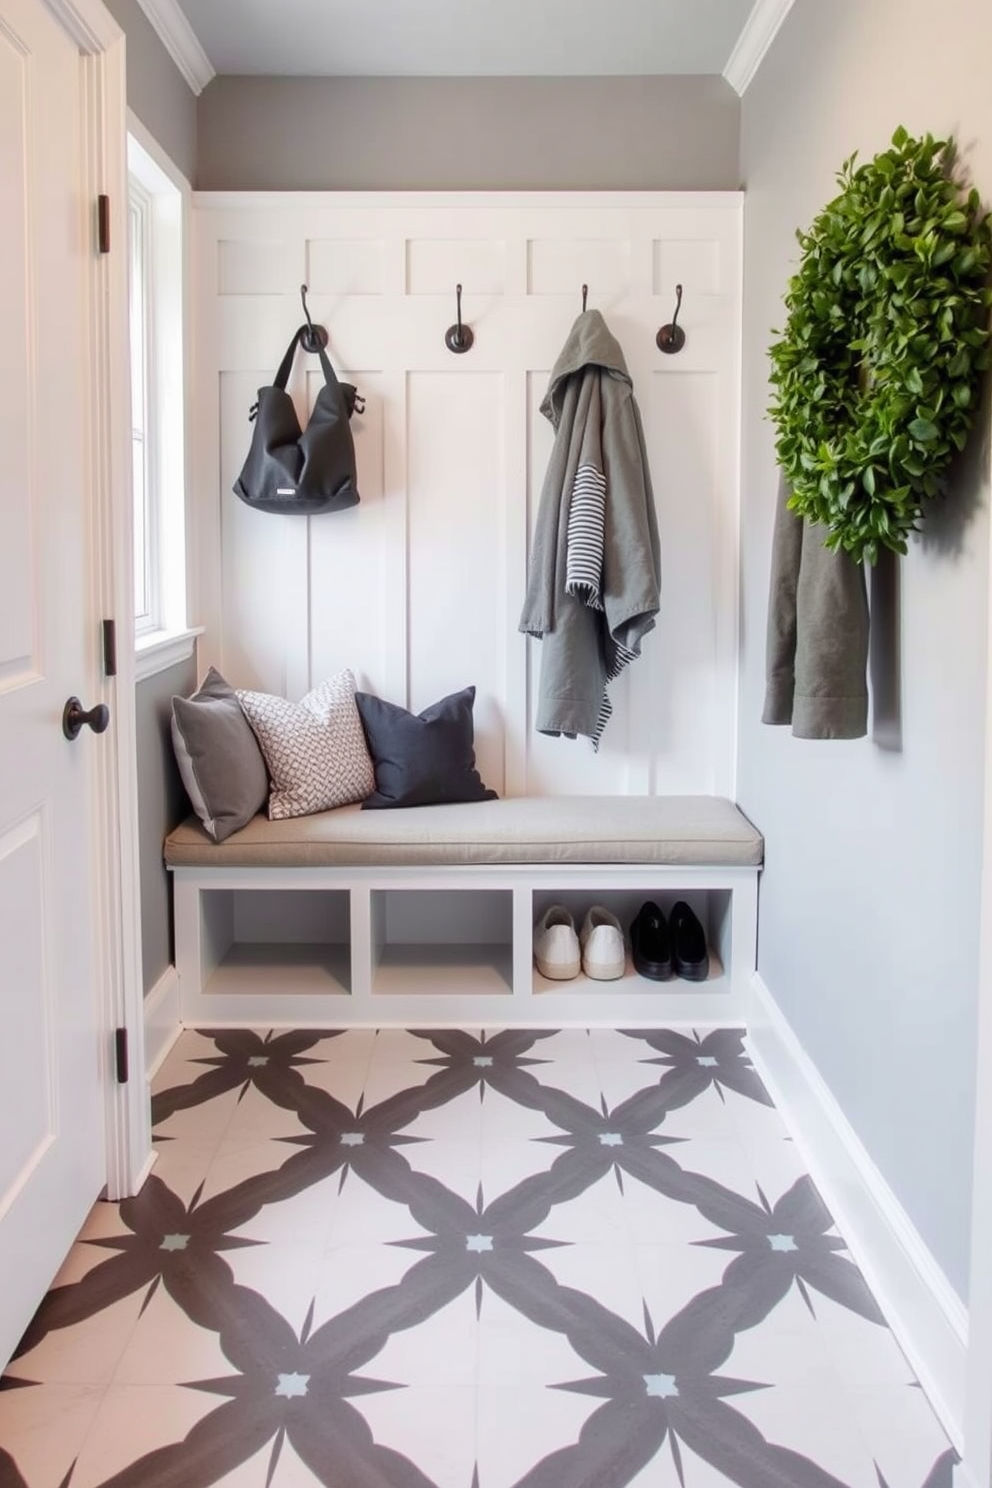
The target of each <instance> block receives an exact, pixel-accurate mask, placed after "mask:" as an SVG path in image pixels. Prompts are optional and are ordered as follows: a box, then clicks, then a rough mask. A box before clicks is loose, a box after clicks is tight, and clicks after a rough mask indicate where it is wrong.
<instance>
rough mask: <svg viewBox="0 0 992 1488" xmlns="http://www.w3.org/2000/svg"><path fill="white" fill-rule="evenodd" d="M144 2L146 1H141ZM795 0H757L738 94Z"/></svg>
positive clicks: (736, 55) (736, 72) (744, 36)
mask: <svg viewBox="0 0 992 1488" xmlns="http://www.w3.org/2000/svg"><path fill="white" fill-rule="evenodd" d="M142 3H143V0H142ZM792 4H793V0H755V5H754V9H753V10H752V11H751V14H750V15H749V16H748V18H747V21H746V22H745V25H744V30H743V31H742V32H741V34H740V36H739V37H738V38H737V45H736V46H735V47H734V50H733V51H732V52H731V54H730V60H729V61H728V63H727V65H726V67H725V68H724V69H723V75H724V77H725V78H726V79H727V82H728V83H729V84H730V86H731V87H732V88H733V90H734V92H735V93H737V94H738V96H739V97H743V95H744V93H745V91H746V89H747V86H748V84H749V83H750V81H751V79H752V78H753V77H754V74H755V73H756V72H757V70H758V68H759V67H760V66H761V64H762V62H763V60H764V57H765V53H766V52H767V51H768V49H769V47H770V46H771V44H772V42H773V41H774V40H775V37H776V36H777V35H778V31H779V27H780V26H781V25H782V22H783V21H784V20H785V18H786V16H787V15H788V14H789V11H790V10H791V9H792Z"/></svg>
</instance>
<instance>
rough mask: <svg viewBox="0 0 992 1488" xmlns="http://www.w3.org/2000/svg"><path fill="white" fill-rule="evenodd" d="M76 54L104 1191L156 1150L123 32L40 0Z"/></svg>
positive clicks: (102, 19)
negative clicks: (148, 1070)
mask: <svg viewBox="0 0 992 1488" xmlns="http://www.w3.org/2000/svg"><path fill="white" fill-rule="evenodd" d="M44 3H45V5H46V6H47V8H48V9H49V11H50V12H51V13H52V15H53V16H54V18H55V20H56V21H57V22H58V23H59V24H60V25H61V26H62V28H63V30H64V31H65V32H66V34H67V35H68V36H69V37H70V39H71V40H72V41H73V42H75V44H76V46H77V47H78V49H79V57H80V83H81V88H80V93H81V114H82V117H81V119H80V130H79V141H80V152H81V157H82V158H81V182H82V190H83V201H84V205H88V207H89V222H90V234H91V238H90V240H91V243H92V255H91V258H90V261H89V262H90V271H89V273H88V274H87V276H86V286H85V305H84V342H83V344H84V349H85V354H86V356H87V358H88V364H87V368H86V372H87V375H86V377H85V379H84V381H85V389H86V401H85V406H84V420H85V429H86V436H87V444H88V452H89V459H88V461H87V464H86V470H85V479H86V492H85V499H86V512H87V532H88V535H89V541H88V545H87V552H86V554H85V559H84V561H85V565H86V582H87V598H86V621H85V623H86V624H87V626H88V627H89V630H90V633H91V656H92V679H93V681H94V682H95V689H94V690H95V693H96V695H97V696H98V697H99V699H100V700H101V701H103V702H106V703H107V704H108V706H109V707H110V710H111V719H112V725H111V728H110V730H109V731H108V732H107V734H106V735H105V736H104V738H103V739H102V740H101V741H100V743H99V747H97V748H95V749H93V750H92V751H90V753H91V756H92V760H93V766H92V771H91V800H92V805H93V819H92V837H93V848H92V860H91V883H92V885H93V919H94V925H93V930H94V935H93V947H94V967H93V972H94V987H95V997H96V1005H97V1016H98V1020H99V1033H100V1049H101V1056H100V1079H101V1083H102V1086H103V1092H104V1109H105V1152H106V1191H105V1197H106V1198H108V1199H121V1198H125V1197H127V1196H128V1195H130V1194H133V1193H136V1192H137V1191H138V1189H139V1188H140V1186H141V1184H142V1182H143V1181H144V1178H145V1177H146V1176H147V1173H148V1171H149V1169H150V1168H151V1165H152V1162H153V1161H154V1154H153V1152H152V1146H151V1115H150V1109H149V1099H148V1088H147V1084H146V1081H145V1059H144V1009H143V993H142V968H141V908H140V892H139V874H138V808H137V745H136V733H135V687H134V646H133V644H132V621H131V616H132V615H133V612H134V606H133V598H132V594H133V575H132V556H131V540H132V515H131V473H130V459H131V449H130V403H131V387H130V372H129V356H130V351H129V334H128V253H127V233H128V220H127V200H128V197H127V122H126V120H127V97H126V72H125V41H124V33H123V31H122V30H121V28H120V27H119V25H118V24H117V22H116V21H115V20H114V18H113V17H112V16H111V14H110V12H109V11H108V10H107V9H106V8H105V6H104V5H103V3H102V0H44ZM100 195H106V196H108V197H109V200H110V219H109V223H110V251H109V252H108V253H101V252H100V251H99V245H98V238H97V220H98V219H97V198H98V197H99V196H100ZM104 618H113V619H114V620H115V621H116V622H117V630H118V636H117V641H118V644H117V647H116V651H117V675H116V676H114V677H106V676H105V675H104V668H103V650H102V630H101V623H100V622H101V620H102V619H104ZM118 1029H124V1030H126V1033H127V1043H128V1063H129V1072H130V1078H129V1079H128V1081H127V1082H126V1083H121V1082H119V1080H118V1077H117V1058H116V1046H117V1041H116V1030H118Z"/></svg>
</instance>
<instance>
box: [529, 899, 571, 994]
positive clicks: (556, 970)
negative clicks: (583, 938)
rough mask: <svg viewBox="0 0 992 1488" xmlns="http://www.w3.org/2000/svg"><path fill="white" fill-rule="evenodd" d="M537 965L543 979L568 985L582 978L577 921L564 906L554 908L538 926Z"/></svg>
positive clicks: (535, 941) (536, 928)
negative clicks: (573, 979)
mask: <svg viewBox="0 0 992 1488" xmlns="http://www.w3.org/2000/svg"><path fill="white" fill-rule="evenodd" d="M534 961H535V963H536V965H537V969H538V971H539V972H540V973H541V975H542V976H546V977H549V978H550V979H551V980H552V981H555V982H568V981H571V979H572V977H577V976H578V974H579V966H580V965H581V953H580V951H579V937H578V936H577V935H576V933H575V921H574V920H573V919H572V916H571V915H570V914H569V912H568V910H567V909H566V908H565V906H564V905H563V904H551V905H549V906H548V908H547V909H546V910H545V911H544V913H543V915H542V916H541V918H540V919H539V920H538V922H537V924H536V925H535V926H534Z"/></svg>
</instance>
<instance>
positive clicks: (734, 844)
mask: <svg viewBox="0 0 992 1488" xmlns="http://www.w3.org/2000/svg"><path fill="white" fill-rule="evenodd" d="M762 854H763V842H762V838H761V834H760V833H759V832H757V831H756V830H755V828H754V827H753V826H752V825H751V823H750V822H749V821H748V820H747V818H746V817H745V816H744V815H743V813H742V812H741V811H740V810H738V808H737V807H736V806H735V805H734V804H733V802H732V801H728V800H725V799H724V798H723V797H722V796H520V797H515V798H505V799H503V800H499V801H473V802H469V803H466V804H458V805H444V806H415V807H400V808H397V809H395V810H393V811H362V810H361V809H360V808H359V807H358V806H342V807H339V808H338V809H337V810H335V811H323V812H320V813H319V814H317V815H315V816H301V817H294V818H293V819H291V820H289V821H269V820H268V818H267V817H265V816H256V817H254V819H253V820H252V821H250V822H249V823H248V825H247V826H245V827H242V828H241V830H240V831H238V832H234V833H232V835H231V836H230V837H228V838H227V839H226V841H224V842H221V843H214V842H211V840H210V838H209V837H208V836H207V834H206V833H205V832H204V830H203V828H202V827H201V826H200V823H199V822H198V820H197V819H196V817H195V816H191V817H189V819H188V820H187V821H185V822H183V823H182V825H181V826H179V827H177V828H176V830H175V831H174V832H173V833H172V834H171V836H169V837H168V838H167V839H166V843H165V861H166V862H167V863H168V864H169V866H170V867H172V868H187V867H203V868H206V867H213V868H221V867H225V868H255V867H263V868H275V867H285V868H325V867H379V866H382V867H392V868H396V867H419V866H424V865H429V866H434V867H440V866H451V867H460V866H462V865H468V864H493V863H658V864H667V863H672V864H684V865H699V866H715V865H720V866H724V865H727V866H750V865H755V864H759V863H760V862H761V861H762Z"/></svg>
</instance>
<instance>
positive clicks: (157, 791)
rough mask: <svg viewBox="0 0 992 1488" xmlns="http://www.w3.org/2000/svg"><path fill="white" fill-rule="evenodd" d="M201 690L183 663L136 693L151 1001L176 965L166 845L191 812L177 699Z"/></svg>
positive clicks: (144, 949)
mask: <svg viewBox="0 0 992 1488" xmlns="http://www.w3.org/2000/svg"><path fill="white" fill-rule="evenodd" d="M195 688H196V662H195V661H194V660H193V659H192V657H191V658H190V659H189V661H182V662H179V663H178V665H177V666H174V667H170V668H169V669H168V671H165V672H158V673H157V674H156V675H155V676H154V677H148V678H146V679H145V681H143V682H139V683H138V686H137V688H136V689H135V713H136V725H137V741H138V871H139V875H140V879H141V955H142V969H143V979H144V991H145V996H146V997H147V995H148V993H149V992H150V991H151V990H152V988H153V987H154V985H155V983H156V982H157V981H158V979H159V977H160V976H161V975H162V973H163V972H164V971H165V970H166V969H167V968H168V967H169V966H171V965H172V962H173V960H174V947H173V934H172V885H171V884H170V882H169V874H168V871H167V870H166V868H165V867H164V865H163V863H162V842H163V840H164V839H165V838H166V837H167V836H168V834H169V833H170V832H171V831H172V829H173V827H174V826H176V825H177V824H178V823H179V822H181V821H182V819H183V817H185V816H187V815H188V813H189V810H190V805H189V801H188V800H187V798H186V792H185V791H184V790H183V784H182V781H181V780H180V778H179V771H178V770H177V768H176V761H175V757H174V756H173V753H172V735H171V731H170V726H171V721H172V698H173V695H174V694H175V693H180V694H182V695H186V696H188V695H189V694H190V693H191V692H193V691H194V690H195Z"/></svg>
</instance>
